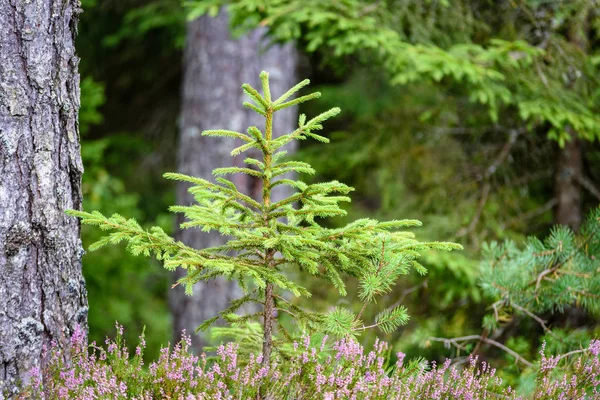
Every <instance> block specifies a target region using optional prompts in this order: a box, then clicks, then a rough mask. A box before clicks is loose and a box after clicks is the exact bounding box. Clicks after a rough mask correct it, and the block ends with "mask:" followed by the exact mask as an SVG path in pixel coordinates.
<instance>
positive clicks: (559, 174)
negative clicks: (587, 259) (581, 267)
mask: <svg viewBox="0 0 600 400" xmlns="http://www.w3.org/2000/svg"><path fill="white" fill-rule="evenodd" d="M582 172H583V155H582V150H581V142H580V140H579V139H578V138H577V134H576V133H574V132H571V140H570V141H569V142H567V143H566V144H565V147H564V149H560V150H559V154H558V158H557V164H556V176H555V185H554V188H555V191H556V200H557V204H556V212H555V216H554V219H555V222H556V223H557V224H561V225H567V226H569V227H570V228H571V229H573V230H574V231H578V230H579V227H580V226H581V222H582V218H583V216H582V215H583V212H582V210H581V186H580V184H579V179H578V178H579V177H580V176H581V174H582Z"/></svg>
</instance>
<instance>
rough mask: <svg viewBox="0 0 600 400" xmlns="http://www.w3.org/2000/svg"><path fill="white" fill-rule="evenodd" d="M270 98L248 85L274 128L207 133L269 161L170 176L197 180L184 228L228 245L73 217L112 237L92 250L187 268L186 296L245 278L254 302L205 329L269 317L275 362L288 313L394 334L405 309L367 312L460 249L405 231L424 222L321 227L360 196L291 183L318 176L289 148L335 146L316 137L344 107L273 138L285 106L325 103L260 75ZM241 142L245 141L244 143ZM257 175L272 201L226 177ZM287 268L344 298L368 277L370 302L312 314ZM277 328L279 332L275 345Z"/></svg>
mask: <svg viewBox="0 0 600 400" xmlns="http://www.w3.org/2000/svg"><path fill="white" fill-rule="evenodd" d="M260 79H261V82H262V94H261V93H259V92H258V91H257V90H256V89H254V88H253V87H251V86H250V85H248V84H244V85H242V89H243V91H244V92H245V93H246V94H247V95H248V97H249V100H250V101H249V102H245V103H244V106H246V107H248V108H250V109H252V110H254V111H255V112H257V113H258V114H260V115H262V116H263V117H264V119H265V126H264V130H260V129H259V128H258V127H255V126H252V127H250V128H248V130H247V132H246V133H242V132H234V131H229V130H208V131H205V132H203V135H205V136H225V137H230V138H232V139H235V140H237V141H241V142H242V144H241V145H240V146H239V147H236V148H234V149H233V150H232V151H231V154H232V156H233V155H237V154H240V153H243V152H246V151H248V150H250V149H257V150H259V151H260V152H261V153H262V159H256V158H252V157H248V158H246V159H245V163H246V164H247V167H229V168H218V169H215V170H214V171H213V174H214V176H215V181H214V182H210V181H208V180H205V179H200V178H194V177H191V176H186V175H182V174H176V173H169V174H166V175H165V177H166V178H168V179H173V180H178V181H184V182H189V183H191V184H192V187H191V188H190V189H189V191H190V193H191V194H193V195H194V198H195V201H196V204H194V205H189V206H174V207H171V211H172V212H176V213H182V214H184V215H185V217H186V219H187V221H186V222H184V223H183V224H182V225H181V228H182V229H202V230H203V231H204V232H209V231H213V230H214V231H218V232H220V233H221V234H222V235H224V236H227V237H228V238H229V240H228V242H227V243H226V244H225V245H222V246H217V247H211V248H205V249H194V248H191V247H188V246H186V245H185V244H183V243H181V242H178V241H176V240H174V239H173V238H171V237H170V236H168V235H167V234H166V233H165V232H163V231H162V230H161V229H160V228H158V227H154V228H151V229H150V230H145V229H143V228H142V227H141V226H140V225H139V224H138V223H137V222H136V221H135V220H133V219H126V218H124V217H122V216H120V215H113V216H112V217H110V218H108V217H105V216H104V215H102V214H101V213H99V212H91V213H88V212H83V211H74V210H73V211H70V212H69V213H70V215H73V216H77V217H79V218H81V219H82V222H83V223H85V224H90V225H95V226H98V227H100V228H101V229H104V230H110V231H112V232H111V233H110V234H108V235H107V236H105V237H104V238H103V239H102V240H100V241H99V242H97V243H95V244H94V245H92V246H91V249H92V250H95V249H98V248H100V247H102V246H104V245H107V244H117V243H120V242H123V241H125V242H127V244H128V249H129V251H131V252H132V253H133V254H135V255H144V256H154V257H156V258H157V259H159V260H162V261H163V262H164V267H165V268H167V269H169V270H174V269H175V268H183V269H185V270H186V271H187V274H186V276H185V277H183V278H182V279H181V280H180V281H179V283H180V284H182V285H185V288H186V292H187V293H188V294H191V293H192V286H193V285H194V284H195V283H197V282H199V281H205V280H209V279H213V278H216V277H219V276H224V277H226V278H228V279H234V280H236V281H237V282H238V283H239V285H240V286H241V287H242V289H243V291H244V296H242V297H241V298H239V299H236V300H234V301H232V302H231V304H230V306H229V307H228V308H227V309H225V310H223V311H222V312H220V313H219V315H217V316H215V317H214V318H212V319H210V320H208V321H206V322H205V323H204V324H202V325H201V326H200V327H199V328H200V329H206V328H207V327H209V326H210V325H211V324H212V323H214V322H215V321H216V320H218V319H219V318H221V319H223V320H225V321H226V322H229V323H232V324H236V326H239V325H240V324H242V323H246V322H250V321H251V320H254V319H259V320H260V319H261V318H262V336H263V343H262V352H263V362H264V363H268V362H269V359H270V356H271V353H272V351H273V349H274V348H275V349H278V348H280V345H282V344H284V343H285V342H286V341H289V340H291V339H292V335H293V334H294V333H293V332H292V333H290V332H287V331H286V329H285V328H284V327H283V326H282V325H281V323H280V316H281V315H282V314H289V315H290V316H291V318H292V319H293V320H294V321H295V323H296V324H297V326H298V327H299V328H300V330H302V331H305V332H310V333H312V332H315V331H321V332H326V333H328V334H333V335H335V336H348V335H356V334H358V333H360V332H361V331H363V330H365V329H367V328H374V327H377V328H379V329H381V330H382V331H384V332H391V331H393V330H394V329H396V328H397V327H398V326H400V325H402V324H404V323H406V321H407V320H408V314H407V311H406V309H405V308H404V307H402V306H397V307H394V308H391V309H387V310H384V311H382V312H381V313H379V315H377V317H376V319H375V321H373V322H372V323H371V324H370V325H368V326H365V324H364V323H363V321H362V316H363V312H364V310H365V308H366V307H367V305H369V304H371V303H373V302H374V301H375V299H376V298H377V296H381V295H383V294H385V293H388V292H390V291H391V290H392V289H393V288H394V285H395V282H396V280H397V279H398V277H399V276H400V275H403V274H407V273H408V272H409V270H410V269H414V270H416V271H417V272H418V273H421V274H424V273H426V269H425V268H424V267H423V266H421V265H420V264H419V263H418V261H417V260H418V258H419V257H420V254H421V252H422V251H426V250H430V249H436V250H452V249H458V248H460V245H457V244H453V243H444V242H427V243H426V242H420V241H418V240H416V239H415V237H414V235H413V233H411V232H406V231H399V229H404V228H410V227H415V226H419V225H420V222H419V221H416V220H395V221H389V222H378V221H375V220H372V219H360V220H357V221H355V222H352V223H350V224H348V225H346V226H344V227H342V228H337V229H330V228H327V227H324V226H321V225H320V223H319V221H320V219H323V218H327V217H335V216H342V215H345V214H346V212H345V211H344V210H343V209H342V208H340V203H341V202H348V201H350V198H349V197H348V196H347V195H348V193H349V192H351V191H352V190H353V189H352V188H351V187H349V186H346V185H344V184H343V183H340V182H337V181H332V182H325V183H316V184H306V183H304V182H302V181H300V180H293V179H289V178H286V177H284V176H286V174H288V173H293V174H302V173H304V174H314V172H315V171H314V170H313V169H312V168H311V166H310V165H309V164H307V163H304V162H300V161H290V160H286V159H285V155H286V152H285V150H282V149H281V148H282V147H283V146H285V145H286V144H287V143H289V142H291V141H293V140H304V139H307V138H312V139H316V140H318V141H321V142H324V143H327V142H328V139H327V138H326V137H324V136H321V135H319V134H318V133H316V132H317V131H319V130H321V129H322V123H323V122H324V121H325V120H327V119H329V118H331V117H333V116H335V115H337V114H338V113H339V112H340V109H339V108H332V109H331V110H329V111H326V112H324V113H322V114H320V115H318V116H316V117H314V118H312V119H307V117H306V116H305V115H301V116H300V118H299V121H298V122H299V123H298V128H297V129H296V130H294V131H293V132H290V133H287V134H284V135H281V136H277V137H276V136H274V135H273V130H272V127H273V115H274V113H275V112H276V111H279V110H281V109H283V108H286V107H290V106H294V105H297V104H299V103H302V102H305V101H308V100H311V99H315V98H317V97H319V96H320V93H312V94H309V95H305V96H301V97H297V98H295V99H292V100H290V98H292V96H293V95H294V94H295V93H296V92H298V91H299V90H300V89H302V88H303V87H304V86H306V85H308V83H309V81H308V80H304V81H302V82H300V83H299V84H297V85H296V86H294V87H293V88H291V89H290V90H288V91H287V92H286V93H284V94H283V95H281V96H280V97H279V98H277V99H276V100H273V99H272V96H271V92H270V89H269V76H268V74H267V73H266V72H262V73H261V74H260ZM238 144H239V143H238ZM238 173H241V174H247V175H250V176H253V177H255V178H258V179H259V180H260V182H261V183H262V198H261V199H254V198H252V197H250V196H248V195H246V194H244V193H241V192H240V191H239V190H238V189H237V187H236V186H235V184H234V183H233V182H232V181H230V180H228V179H225V178H223V176H226V175H231V174H238ZM282 186H289V187H291V188H292V189H293V191H294V193H292V194H291V195H290V196H289V197H287V198H285V199H283V200H279V201H273V196H272V194H273V192H274V191H276V190H280V188H279V187H282ZM286 270H296V271H299V272H300V273H302V274H308V275H311V276H314V277H315V278H320V279H325V280H326V281H328V282H329V283H330V284H332V285H333V286H334V287H335V288H336V289H337V291H338V292H339V294H340V295H346V289H345V284H344V279H343V277H344V276H352V277H355V278H357V279H359V288H360V291H359V296H360V299H361V300H362V301H363V306H362V309H361V310H360V311H359V312H358V313H354V312H353V311H352V310H347V309H343V308H334V309H333V310H330V311H329V312H327V313H325V314H323V313H317V312H313V311H310V310H306V309H304V308H302V307H300V306H299V305H297V302H296V301H295V299H294V298H293V297H310V295H311V294H310V292H309V291H308V290H307V289H306V288H304V287H302V286H301V285H300V284H298V283H297V282H294V281H293V280H291V279H290V278H289V277H288V275H289V274H286V273H285V271H286ZM247 303H258V304H260V305H262V311H260V312H258V313H251V314H249V315H236V314H235V313H236V312H238V311H239V310H240V308H241V307H242V306H244V305H246V304H247ZM275 325H277V331H278V333H279V335H277V337H275V338H274V336H275V335H274V334H275V332H274V331H275V328H276V327H275Z"/></svg>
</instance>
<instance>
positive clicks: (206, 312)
mask: <svg viewBox="0 0 600 400" xmlns="http://www.w3.org/2000/svg"><path fill="white" fill-rule="evenodd" d="M296 59H297V56H296V52H295V49H294V47H293V45H292V44H288V45H285V46H279V45H272V46H271V45H270V44H269V43H268V41H267V39H266V38H265V31H264V30H262V29H261V30H255V31H252V32H250V33H248V34H246V35H244V36H243V37H241V38H239V39H233V38H232V37H231V35H230V32H229V20H228V15H227V13H226V12H225V10H221V12H220V13H219V15H218V16H217V17H216V18H210V17H208V16H204V17H201V18H198V19H196V20H194V21H191V22H189V23H188V27H187V39H186V47H185V53H184V78H183V87H182V119H181V137H180V142H179V160H178V170H179V172H181V173H184V174H188V175H193V176H198V177H203V178H209V179H212V175H211V172H212V170H213V169H214V168H218V167H224V166H229V165H242V164H243V159H244V158H245V156H242V157H236V158H232V157H231V156H230V154H229V153H230V151H231V149H232V148H233V145H234V142H233V141H232V140H231V139H227V138H213V137H210V138H206V137H202V136H200V134H201V133H202V131H203V130H205V129H209V128H219V129H229V130H235V131H241V132H245V131H246V129H247V127H249V126H252V125H254V126H258V127H259V128H261V125H264V121H263V117H262V116H260V115H258V114H256V113H254V112H253V111H251V110H249V109H246V108H243V107H242V102H243V101H244V100H245V99H244V95H243V93H242V90H241V89H240V86H241V84H242V83H250V84H251V85H253V86H254V87H256V88H257V89H259V88H260V80H259V78H258V75H259V73H260V71H261V70H265V71H267V72H269V73H270V81H271V92H272V93H273V96H274V98H276V97H277V96H278V95H279V94H282V93H283V92H284V91H285V90H287V89H289V88H290V87H291V86H293V85H294V84H295V83H297V82H296V76H295V75H296V74H295V70H296ZM296 122H297V121H296V110H295V109H286V110H283V111H280V112H278V113H277V116H276V119H275V122H274V132H279V133H280V134H281V133H287V132H289V131H291V130H293V129H294V126H295V124H296ZM287 150H288V151H290V150H293V148H288V149H287ZM231 179H232V180H233V182H234V183H235V184H236V185H237V187H238V188H239V190H240V191H242V192H245V193H251V194H252V195H253V196H254V197H255V198H258V197H259V196H260V193H259V192H260V187H259V186H258V181H257V180H255V179H249V178H248V177H246V176H242V175H234V176H232V177H231ZM188 187H189V186H188V185H187V184H182V183H180V184H178V187H177V204H190V203H193V199H192V197H191V196H190V195H189V194H188V193H187V189H188ZM181 222H182V219H179V220H178V221H177V223H178V224H179V223H181ZM177 239H179V240H181V241H183V242H184V243H186V244H187V245H190V246H193V247H195V248H205V247H209V246H217V245H221V244H223V243H224V241H225V238H224V237H222V236H221V235H220V234H219V233H217V232H211V233H203V232H201V231H200V230H199V229H193V230H192V229H188V230H183V231H180V232H179V233H178V234H177ZM182 272H183V271H179V272H178V273H177V274H176V276H175V277H176V279H178V278H180V277H181V276H182ZM240 293H241V292H240V289H239V288H238V287H237V284H236V283H234V282H230V281H227V280H222V279H218V280H213V281H210V282H208V283H198V284H196V286H195V287H194V295H193V296H192V297H190V296H185V294H184V291H183V288H181V287H176V288H175V289H173V290H171V292H170V296H169V297H170V298H169V301H170V307H171V310H172V314H173V322H174V323H173V327H174V333H175V337H178V336H179V335H180V334H181V331H182V330H183V329H185V330H186V331H187V332H188V333H193V331H194V329H195V328H196V327H197V326H198V325H200V324H201V323H202V322H204V321H205V320H206V319H208V318H210V317H213V316H215V315H216V314H217V313H218V312H219V311H221V310H222V309H224V308H226V307H227V306H228V305H229V302H230V300H231V299H233V298H237V297H239V295H240ZM192 343H193V347H194V349H195V350H196V351H201V349H202V347H203V345H204V344H205V343H206V342H205V341H204V340H203V338H202V336H200V335H193V337H192Z"/></svg>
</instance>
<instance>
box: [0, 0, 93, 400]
mask: <svg viewBox="0 0 600 400" xmlns="http://www.w3.org/2000/svg"><path fill="white" fill-rule="evenodd" d="M80 12H81V10H80V9H79V1H77V0H40V1H18V0H0V60H2V61H1V63H0V398H1V397H2V396H1V393H2V392H3V391H6V392H8V397H9V398H10V397H11V396H12V394H14V392H13V390H14V388H15V385H16V384H17V383H18V382H19V381H21V382H22V383H27V382H28V381H29V380H30V378H31V374H30V370H31V369H32V368H33V367H41V366H42V365H43V362H44V360H43V359H42V357H43V356H42V354H43V349H44V348H48V349H49V348H50V346H51V343H52V342H55V343H56V344H57V345H58V346H64V345H65V344H67V343H68V340H69V337H70V336H71V334H72V332H73V330H74V327H75V325H76V324H80V325H81V326H82V327H83V329H84V330H86V329H87V327H86V324H87V311H88V309H87V295H86V290H85V282H84V280H83V276H82V274H81V256H82V255H83V250H82V247H81V241H80V239H79V222H78V220H77V219H76V218H72V217H68V216H66V215H65V214H64V210H67V209H79V208H80V207H81V174H82V173H83V166H82V163H81V155H80V148H79V137H78V136H79V132H78V129H79V127H78V121H77V118H78V112H79V75H78V72H77V67H78V64H79V59H78V58H77V56H76V55H75V47H74V40H75V34H76V29H77V19H78V15H79V13H80ZM5 394H7V393H5Z"/></svg>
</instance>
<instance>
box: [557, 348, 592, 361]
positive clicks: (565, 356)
mask: <svg viewBox="0 0 600 400" xmlns="http://www.w3.org/2000/svg"><path fill="white" fill-rule="evenodd" d="M586 351H588V349H579V350H573V351H570V352H568V353H565V354H563V355H561V356H560V357H558V361H560V360H562V359H563V358H567V357H570V356H572V355H574V354H580V353H585V352H586Z"/></svg>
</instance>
